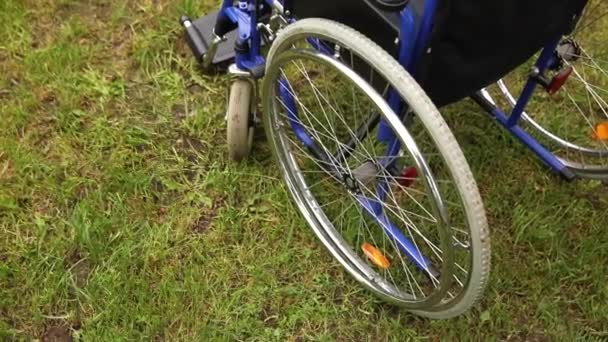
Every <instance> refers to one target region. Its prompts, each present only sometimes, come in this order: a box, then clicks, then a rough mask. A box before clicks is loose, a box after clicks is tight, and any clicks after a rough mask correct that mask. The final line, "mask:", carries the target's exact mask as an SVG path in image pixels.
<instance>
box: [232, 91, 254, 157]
mask: <svg viewBox="0 0 608 342" xmlns="http://www.w3.org/2000/svg"><path fill="white" fill-rule="evenodd" d="M252 93H253V86H252V85H251V83H249V82H248V81H246V80H237V81H235V82H234V83H233V84H232V87H231V88H230V100H229V102H228V110H227V116H226V117H227V120H228V127H227V128H228V129H227V137H228V155H229V157H230V160H232V161H236V162H238V161H242V160H243V159H246V158H247V157H248V156H249V153H250V152H251V146H252V144H253V125H252V124H251V114H250V113H251V100H252Z"/></svg>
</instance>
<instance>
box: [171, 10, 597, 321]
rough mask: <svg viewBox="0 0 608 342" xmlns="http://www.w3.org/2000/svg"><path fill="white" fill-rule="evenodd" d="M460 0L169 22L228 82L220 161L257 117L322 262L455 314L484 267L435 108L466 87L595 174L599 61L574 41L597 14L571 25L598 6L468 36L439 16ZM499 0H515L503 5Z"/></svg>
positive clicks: (461, 171)
mask: <svg viewBox="0 0 608 342" xmlns="http://www.w3.org/2000/svg"><path fill="white" fill-rule="evenodd" d="M459 1H460V2H461V3H463V4H464V5H463V6H461V8H460V9H459V8H458V7H457V6H456V7H455V6H454V4H457V3H458V2H459ZM474 1H477V2H480V1H479V0H453V1H440V0H409V1H403V0H359V1H347V0H336V1H332V2H331V3H329V2H327V1H321V0H308V1H301V0H300V1H298V0H291V1H290V0H284V1H283V0H223V2H222V5H221V7H220V9H219V11H216V12H214V13H210V14H208V15H206V16H203V17H201V18H198V19H196V20H192V19H190V18H188V17H186V16H183V17H182V18H181V24H182V25H183V27H184V29H185V35H186V40H187V42H188V44H189V47H190V49H191V50H192V53H193V55H194V56H195V58H196V59H197V60H198V61H199V62H200V63H201V64H202V67H203V69H204V70H210V69H220V70H227V73H228V75H230V77H231V78H233V82H232V86H231V88H230V96H229V101H228V108H227V114H226V121H227V143H228V152H229V157H230V159H231V160H234V161H241V160H243V159H245V158H247V156H248V155H249V153H250V151H251V146H252V143H253V136H254V134H253V132H254V128H255V126H256V125H258V123H259V122H260V118H261V121H262V122H263V126H264V130H265V133H266V136H267V140H268V142H269V145H270V148H271V150H272V152H273V154H274V157H275V159H276V161H277V163H278V167H279V169H280V171H281V173H282V176H283V179H284V181H285V184H286V186H287V189H288V191H289V193H290V194H291V196H292V198H293V200H294V203H295V205H296V206H297V208H298V209H299V211H300V212H301V214H302V216H303V217H304V219H305V220H306V222H307V223H308V225H309V226H310V227H311V229H312V230H313V231H314V233H315V234H316V235H317V237H318V238H319V240H320V241H321V242H322V243H323V245H324V246H325V247H326V248H327V250H328V251H329V252H330V254H331V255H332V257H333V258H335V259H336V260H337V261H338V262H339V263H340V264H341V265H342V266H343V267H344V269H345V270H346V271H347V272H348V273H350V274H351V275H352V276H353V277H354V279H355V280H356V281H357V282H359V283H360V284H361V285H362V286H364V287H365V288H367V289H368V290H369V291H371V292H372V293H374V294H376V295H377V296H379V297H380V298H382V299H384V300H386V301H388V302H390V303H393V304H396V305H400V306H402V307H404V308H405V309H406V310H408V311H410V312H412V313H414V314H416V315H420V316H424V317H429V318H434V319H445V318H450V317H454V316H457V315H460V314H462V313H464V312H466V311H467V310H468V309H470V308H471V306H473V304H474V303H475V302H476V301H477V300H479V299H480V297H481V296H482V294H483V291H484V289H485V287H486V283H487V281H488V276H489V272H490V263H491V260H490V259H491V247H490V233H489V229H488V223H487V220H486V215H485V210H484V206H483V203H482V200H481V196H480V194H479V190H478V188H477V185H476V183H475V180H474V178H473V175H472V173H471V170H470V168H469V165H468V164H467V161H466V159H465V157H464V155H463V152H462V150H461V149H460V146H459V144H458V142H457V141H456V139H455V137H454V135H453V134H452V132H451V131H450V128H449V127H448V125H447V124H446V122H445V121H444V119H443V117H442V116H441V114H440V112H439V110H438V107H442V106H445V105H447V104H450V103H453V102H456V101H459V100H461V99H463V98H465V97H467V96H470V97H471V98H472V99H473V100H474V101H476V102H477V103H479V104H480V105H481V107H482V108H483V109H485V110H486V111H487V112H488V114H489V115H490V116H491V117H492V118H494V119H495V120H496V121H497V122H498V123H499V125H501V126H503V127H504V128H506V129H507V130H508V131H509V132H511V133H512V134H513V135H514V136H515V137H517V138H518V139H519V140H520V141H521V142H522V143H524V144H525V145H526V146H527V147H529V148H530V149H531V150H532V151H533V152H534V153H536V154H537V155H538V156H539V157H540V159H541V160H542V161H543V162H544V163H545V164H546V165H548V166H549V167H550V168H551V169H552V170H554V171H555V172H556V173H557V174H559V175H561V176H562V177H564V178H566V179H574V178H576V177H586V178H594V179H608V103H607V101H606V100H604V99H606V97H607V96H606V95H607V94H606V93H608V91H607V90H606V88H604V85H605V84H604V83H606V81H605V80H602V77H603V76H606V77H608V73H607V72H606V71H605V69H604V67H603V65H604V64H607V63H606V62H604V61H602V60H600V59H597V60H596V59H593V58H592V55H591V54H590V53H589V51H588V50H587V49H586V48H585V46H584V45H583V44H584V43H586V41H587V38H588V37H590V36H589V35H584V34H581V35H580V37H582V39H580V40H579V37H577V34H578V33H580V32H579V31H581V32H583V33H584V32H588V30H586V27H585V26H590V25H591V26H592V25H594V24H596V22H598V21H601V18H600V19H595V18H592V19H590V20H585V19H584V18H585V17H586V15H585V14H586V13H596V12H597V9H598V8H597V7H595V8H593V7H592V6H598V7H602V8H603V7H607V6H605V5H603V4H602V3H601V2H599V1H596V2H594V1H591V3H590V4H588V3H587V0H578V1H570V2H567V1H562V2H563V3H564V5H563V6H562V7H559V6H558V5H555V3H556V2H559V1H552V2H551V3H552V4H553V5H552V6H553V7H558V8H557V9H556V10H555V11H554V13H553V14H551V15H554V17H553V18H552V19H553V21H552V22H554V23H559V25H557V24H556V25H554V27H553V28H551V27H549V28H546V27H545V28H543V29H542V30H541V31H542V32H543V34H542V35H540V34H539V35H538V37H535V38H534V39H529V40H521V37H519V36H518V35H504V34H503V35H502V36H496V35H491V34H487V32H488V31H486V30H483V32H480V30H479V26H478V27H477V28H475V27H474V26H473V31H471V32H474V33H476V34H478V36H479V37H478V39H477V44H475V41H473V42H471V39H473V38H472V37H471V36H470V34H471V32H466V30H465V31H463V32H455V31H454V30H453V29H454V27H455V26H454V24H453V23H452V22H461V23H462V22H463V21H466V20H467V19H466V18H467V16H468V18H469V19H475V18H478V14H476V13H471V8H478V7H471V6H467V4H468V5H470V4H471V3H473V2H474ZM515 2H519V3H525V2H524V1H520V0H513V1H511V2H505V4H507V3H509V4H513V3H515ZM528 2H529V1H528ZM447 3H451V4H452V5H450V6H447V5H446V4H447ZM465 3H467V4H465ZM480 3H492V2H487V1H485V2H480ZM505 6H508V5H505ZM522 6H523V5H522ZM590 8H591V10H590ZM511 9H512V10H513V11H514V12H513V14H517V13H519V12H518V11H520V10H522V9H521V8H514V7H512V8H511ZM494 10H496V11H497V12H496V13H499V12H500V13H503V12H505V9H504V8H498V9H496V8H495V9H494ZM473 12H474V11H473ZM546 12H547V11H546V10H543V13H546ZM549 12H551V11H549ZM526 13H528V12H526ZM539 13H540V12H539ZM482 17H483V16H482ZM558 18H559V19H558ZM507 19H508V18H507ZM482 20H484V21H485V22H486V23H485V24H484V25H486V26H487V27H492V25H493V22H494V21H495V20H496V19H495V18H492V16H491V15H490V16H488V17H487V18H485V17H484V18H482ZM524 21H525V20H524ZM528 21H529V23H530V25H532V24H533V23H534V22H537V21H538V18H535V17H533V18H530V20H528ZM457 26H458V25H457ZM549 26H551V25H549ZM524 29H526V30H528V29H529V28H524ZM489 31H491V30H489ZM499 31H502V28H498V30H496V31H495V32H499ZM441 32H443V33H441ZM484 34H485V37H484ZM591 38H593V37H592V35H591ZM484 39H485V43H479V42H480V41H482V42H483V41H484ZM459 42H460V43H459ZM514 44H515V45H517V46H518V48H517V49H512V46H513V45H514ZM488 45H491V46H492V47H493V49H488ZM600 45H601V44H600ZM543 46H544V48H542V49H541V47H543ZM538 50H540V51H541V52H537V51H538ZM488 51H503V52H506V55H505V56H499V57H501V58H498V59H497V60H496V58H495V60H493V59H492V58H493V54H492V53H488ZM484 54H485V55H484ZM494 55H497V54H496V53H494ZM464 57H467V58H468V59H467V58H464ZM530 58H536V59H537V61H536V62H535V63H534V64H533V65H532V66H529V65H527V63H528V62H527V60H528V59H530ZM606 66H608V65H606ZM479 70H482V71H479ZM602 82H604V83H602ZM522 83H523V84H522ZM517 87H523V90H522V91H521V94H520V95H519V96H518V97H515V96H514V95H512V89H516V88H517ZM493 88H496V89H493ZM538 88H541V89H544V90H545V91H544V92H542V91H540V92H539V91H537V89H538ZM537 93H541V94H540V95H538V98H539V99H540V101H541V103H542V105H541V106H543V105H544V103H545V102H547V101H557V102H559V103H560V105H559V108H565V106H566V104H567V103H574V106H571V107H570V109H569V110H571V111H572V114H571V115H569V116H568V118H572V119H571V120H570V119H568V120H564V119H563V117H562V118H556V117H547V116H546V115H545V114H541V112H538V115H537V113H536V112H534V111H531V110H529V109H528V110H527V107H528V104H529V103H530V102H531V99H532V97H533V96H532V95H533V94H537ZM260 103H261V108H262V111H261V113H258V105H259V104H260ZM500 106H510V107H511V113H510V114H505V112H504V111H503V110H501V109H500ZM532 109H534V108H532ZM563 110H564V109H563ZM543 113H544V112H543ZM575 119H580V120H575Z"/></svg>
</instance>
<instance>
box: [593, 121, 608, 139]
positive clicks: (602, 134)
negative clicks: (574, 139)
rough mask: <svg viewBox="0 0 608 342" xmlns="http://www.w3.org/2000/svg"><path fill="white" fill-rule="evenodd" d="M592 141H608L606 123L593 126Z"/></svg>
mask: <svg viewBox="0 0 608 342" xmlns="http://www.w3.org/2000/svg"><path fill="white" fill-rule="evenodd" d="M593 139H595V140H601V141H608V122H603V123H601V124H599V125H597V126H595V131H594V132H593Z"/></svg>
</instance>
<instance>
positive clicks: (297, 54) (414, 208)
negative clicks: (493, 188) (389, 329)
mask: <svg viewBox="0 0 608 342" xmlns="http://www.w3.org/2000/svg"><path fill="white" fill-rule="evenodd" d="M263 99H264V104H263V106H264V112H265V114H264V120H265V129H266V133H267V136H268V139H269V141H270V144H271V148H272V150H273V152H274V154H275V156H276V159H277V161H278V164H279V167H280V169H281V171H282V173H283V176H284V179H285V181H286V184H287V187H288V189H289V191H290V193H291V195H292V197H293V199H294V200H295V202H296V204H297V206H298V208H299V210H300V211H301V213H302V214H303V216H304V217H305V219H306V220H307V222H308V223H309V225H310V226H311V228H312V229H313V231H314V232H315V233H316V235H317V236H318V237H319V238H320V240H321V241H322V242H323V244H324V245H325V246H326V247H327V249H328V250H329V251H330V253H331V255H332V256H333V257H334V258H335V259H336V260H338V261H339V262H340V263H341V264H342V265H343V266H344V267H345V268H346V270H347V271H348V272H349V273H351V274H352V275H353V276H354V278H355V279H356V280H357V281H359V282H360V283H361V284H363V285H364V286H365V287H366V288H368V289H369V290H371V291H372V292H374V293H375V294H376V295H378V296H380V297H382V298H384V299H386V300H388V301H390V302H392V303H396V304H399V305H402V306H403V307H405V308H407V309H409V310H410V311H412V312H414V313H416V314H419V315H422V316H427V317H432V318H448V317H453V316H456V315H458V314H461V313H462V312H464V311H465V310H467V309H468V308H469V307H470V306H471V305H473V303H474V302H475V301H476V300H477V299H478V298H479V297H480V295H481V294H482V292H483V289H484V287H485V284H486V281H487V278H488V273H489V268H490V243H489V234H488V227H487V223H486V218H485V213H484V209H483V205H482V202H481V198H480V195H479V192H478V190H477V187H476V184H475V181H474V180H473V177H472V174H471V171H470V170H469V167H468V164H467V162H466V160H465V158H464V156H463V154H462V151H461V150H460V148H459V146H458V143H457V142H456V140H455V138H454V137H453V135H452V133H451V132H450V130H449V128H448V127H447V125H446V123H445V122H444V120H443V119H442V117H441V115H440V114H439V112H438V111H437V108H436V107H435V106H434V105H433V104H432V102H431V101H430V100H429V99H428V97H427V96H426V95H425V94H424V92H423V91H422V89H421V88H420V87H419V86H418V85H417V83H416V82H415V81H414V80H413V79H412V78H411V77H410V76H409V75H408V74H407V72H406V71H405V70H404V69H403V68H402V67H401V66H400V65H399V64H398V63H397V62H396V61H395V60H394V59H393V58H392V57H391V56H390V55H389V54H388V53H386V52H385V51H383V50H382V49H381V48H380V47H379V46H377V45H376V44H375V43H373V42H372V41H371V40H369V39H367V38H366V37H364V36H363V35H361V34H360V33H358V32H356V31H354V30H353V29H351V28H348V27H346V26H344V25H341V24H338V23H335V22H333V21H328V20H323V19H305V20H301V21H298V22H297V23H295V24H292V25H289V26H287V27H286V28H285V29H283V30H282V31H281V32H279V35H278V37H277V38H276V40H275V42H274V43H273V45H272V47H271V49H270V52H269V55H268V63H267V70H266V78H265V81H264V85H263ZM406 117H408V118H414V119H413V120H408V122H411V124H409V125H408V127H407V128H406V126H405V125H404V124H403V122H404V120H405V118H406Z"/></svg>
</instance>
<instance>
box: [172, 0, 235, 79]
mask: <svg viewBox="0 0 608 342" xmlns="http://www.w3.org/2000/svg"><path fill="white" fill-rule="evenodd" d="M218 13H219V11H215V12H212V13H210V14H208V15H206V16H203V17H200V18H198V19H196V20H193V21H189V19H188V18H186V17H182V19H181V22H182V25H183V26H184V27H185V31H186V33H185V34H186V40H187V41H188V45H189V47H190V50H191V51H192V53H193V55H194V57H195V58H196V59H197V60H198V61H199V62H202V60H203V56H204V55H205V54H206V53H207V52H208V51H209V49H210V47H211V46H212V41H213V39H214V37H215V34H214V33H213V30H214V28H215V25H216V20H217V15H218ZM186 20H187V21H188V22H189V24H186ZM235 41H236V30H233V31H230V32H228V33H227V34H226V35H225V40H224V41H222V42H220V43H219V46H218V47H217V50H216V52H215V56H214V57H213V60H212V61H211V65H214V66H219V67H224V68H226V67H228V65H229V64H230V63H232V62H233V61H234V57H235V52H234V44H235Z"/></svg>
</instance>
